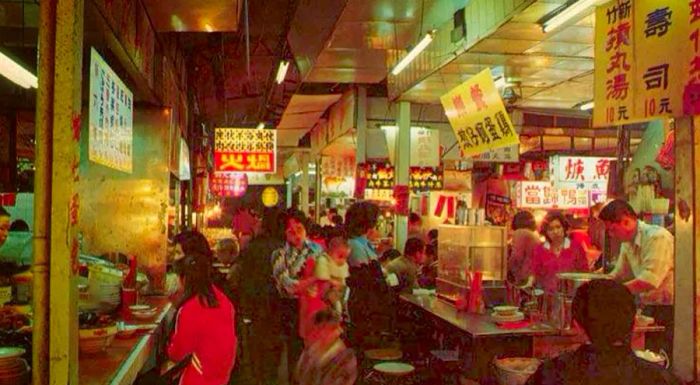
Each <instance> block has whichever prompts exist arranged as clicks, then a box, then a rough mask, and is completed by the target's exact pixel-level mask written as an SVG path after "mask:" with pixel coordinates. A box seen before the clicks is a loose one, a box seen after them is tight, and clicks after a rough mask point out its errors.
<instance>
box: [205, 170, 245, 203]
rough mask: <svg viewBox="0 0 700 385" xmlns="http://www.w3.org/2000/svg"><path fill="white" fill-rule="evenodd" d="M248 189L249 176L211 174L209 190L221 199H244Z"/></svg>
mask: <svg viewBox="0 0 700 385" xmlns="http://www.w3.org/2000/svg"><path fill="white" fill-rule="evenodd" d="M247 189H248V175H246V174H243V173H211V174H210V175H209V190H210V191H211V192H212V194H214V195H218V196H220V197H232V198H238V197H242V196H243V195H244V194H245V192H246V190H247Z"/></svg>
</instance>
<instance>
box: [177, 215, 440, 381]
mask: <svg viewBox="0 0 700 385" xmlns="http://www.w3.org/2000/svg"><path fill="white" fill-rule="evenodd" d="M379 215H380V210H379V207H377V206H376V205H375V204H373V203H369V202H358V203H355V204H354V205H352V206H351V207H349V208H348V210H347V212H346V213H345V218H342V217H340V215H339V214H338V212H337V210H335V209H330V210H328V212H327V213H326V214H324V215H323V216H321V218H320V220H319V223H314V222H313V221H312V220H311V219H310V218H308V217H307V216H306V215H304V214H303V213H302V212H300V211H298V210H294V209H290V210H286V211H282V210H279V209H275V208H272V209H266V210H265V211H264V212H263V213H262V215H261V216H260V217H258V216H257V215H255V213H253V212H251V211H250V210H248V209H240V210H238V211H237V212H236V214H235V215H234V219H233V234H234V239H233V240H232V239H225V240H221V241H219V242H218V243H217V245H216V247H215V250H214V251H212V250H211V249H209V248H208V245H206V244H205V243H206V242H205V241H206V238H204V236H203V235H201V234H199V233H197V232H195V231H189V232H185V233H182V234H179V235H178V236H176V237H175V243H176V247H175V252H174V259H175V262H174V264H173V266H174V267H175V268H176V271H179V272H183V273H182V274H181V277H183V278H184V279H183V287H184V292H185V293H187V294H182V293H180V294H179V295H180V296H181V297H182V298H184V299H183V300H181V301H179V302H178V303H179V308H180V311H179V314H180V315H179V316H178V321H177V323H176V325H177V326H176V328H175V331H176V332H175V334H174V335H173V337H172V341H171V343H170V349H169V355H170V357H171V358H172V359H173V360H182V359H185V360H189V362H190V364H188V365H185V367H186V368H187V369H185V370H186V371H185V373H184V374H183V376H184V377H183V378H186V379H191V378H193V376H196V375H197V376H200V377H201V378H199V379H198V380H200V379H202V378H210V380H211V381H210V382H207V381H195V382H188V383H187V384H189V383H192V384H195V383H196V384H210V383H211V384H212V385H213V384H214V383H217V384H223V383H225V382H221V380H222V379H223V378H222V377H220V376H218V375H216V376H214V375H213V374H212V377H209V376H208V369H209V368H211V369H212V370H216V371H217V373H218V372H219V370H218V369H215V368H214V367H213V366H210V365H209V362H208V360H209V358H210V357H211V356H210V352H211V351H209V350H208V349H206V348H205V349H203V350H202V351H201V352H200V351H199V350H197V349H194V350H195V353H193V354H192V355H191V356H186V357H185V356H183V354H182V351H183V350H182V348H181V347H182V346H189V345H186V343H185V342H183V341H191V340H192V336H187V335H188V334H187V333H188V332H187V330H189V328H198V327H206V328H208V329H209V330H210V331H211V332H212V333H215V332H214V330H215V329H217V328H227V327H228V330H227V333H228V334H226V335H228V336H229V337H222V338H221V342H222V343H221V344H219V343H218V341H219V339H218V337H214V336H213V335H204V334H202V335H200V336H199V338H198V339H199V340H200V341H201V340H205V339H209V338H212V341H217V342H216V343H215V345H217V346H216V348H214V349H213V350H212V351H217V350H218V349H227V348H228V347H229V345H230V343H232V342H233V343H236V341H237V335H236V329H238V330H239V333H243V330H245V337H244V338H243V337H242V338H241V341H238V343H239V344H240V345H241V349H242V350H244V351H245V354H246V356H247V360H246V365H247V366H248V369H249V375H250V376H252V377H253V379H254V382H255V383H257V384H274V383H278V380H280V373H279V368H283V371H284V374H283V375H282V377H286V378H284V381H283V382H287V383H289V384H328V383H334V384H353V383H355V380H356V378H357V376H358V359H361V354H362V352H363V351H364V350H366V349H371V348H376V347H380V346H381V344H382V343H383V342H385V341H386V340H387V338H389V339H393V338H396V339H397V338H398V336H399V331H400V330H401V315H400V314H399V313H400V311H399V307H398V295H399V293H401V292H406V291H408V292H410V291H411V290H412V289H414V288H418V287H427V286H430V285H434V279H435V276H436V268H435V266H436V265H435V256H436V254H437V232H436V231H431V232H430V233H429V236H424V235H423V234H422V233H421V232H420V231H419V230H418V229H417V226H416V224H415V221H414V225H413V229H412V233H411V235H412V236H413V237H412V238H410V239H409V240H408V241H407V242H406V245H405V249H404V250H403V252H400V251H398V250H396V249H388V250H378V249H377V247H376V246H377V244H378V242H377V237H378V236H377V232H376V229H375V228H376V226H377V221H378V217H379ZM192 239H198V241H197V242H193V241H192ZM426 241H427V242H426ZM216 260H218V261H219V262H223V263H226V264H227V265H229V266H230V267H229V273H228V274H227V275H226V276H225V277H224V276H221V275H218V274H217V273H216V271H215V270H214V269H212V268H211V265H212V263H213V262H215V261H216ZM200 263H201V265H202V266H205V265H206V266H209V268H208V270H206V274H203V272H204V270H200ZM190 268H191V269H195V270H196V271H197V273H196V274H194V275H192V274H191V273H188V274H189V275H188V274H184V272H186V271H188V269H190ZM202 269H203V268H202ZM207 280H208V282H209V285H210V286H211V289H209V291H207V290H204V289H202V287H203V286H202V285H201V284H200V283H197V284H195V283H194V282H193V281H197V282H200V281H201V282H204V281H207ZM193 285H195V286H193ZM204 286H206V285H204ZM195 287H196V288H197V289H195ZM222 293H224V294H226V295H225V296H224V298H222V297H221V295H222ZM211 300H214V301H215V303H216V304H219V306H214V308H216V309H217V310H215V311H214V310H211V311H210V308H212V306H211V305H212V303H214V302H211ZM222 304H223V306H221V305H222ZM192 309H196V310H192ZM234 309H235V313H234ZM192 311H198V312H204V313H205V314H206V313H209V314H212V315H215V314H219V315H221V314H222V313H224V312H225V313H226V314H228V315H229V317H226V318H224V319H225V320H228V319H230V317H233V314H235V318H236V321H235V322H231V323H230V324H225V323H221V322H210V319H209V318H208V316H203V317H201V318H199V319H198V320H197V321H194V320H191V319H190V318H189V317H188V316H187V314H188V313H189V312H192ZM185 323H188V324H190V325H184V324H185ZM195 339H196V338H195ZM235 351H236V350H235V349H234V350H233V352H234V353H235ZM224 358H226V359H222V360H218V361H217V365H219V366H221V365H224V366H226V365H228V366H229V371H230V370H231V369H232V368H233V365H234V362H236V361H237V360H236V359H233V360H232V359H229V358H230V357H229V356H224ZM238 361H240V358H239V359H238ZM285 368H286V370H284V369H285ZM329 376H332V378H333V381H332V382H330V380H329Z"/></svg>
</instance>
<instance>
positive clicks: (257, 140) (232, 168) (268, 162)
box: [214, 128, 277, 173]
mask: <svg viewBox="0 0 700 385" xmlns="http://www.w3.org/2000/svg"><path fill="white" fill-rule="evenodd" d="M276 157H277V131H275V130H267V129H251V128H217V129H216V131H215V133H214V171H216V172H258V173H275V172H276V171H277V159H276Z"/></svg>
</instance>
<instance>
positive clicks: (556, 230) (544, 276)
mask: <svg viewBox="0 0 700 385" xmlns="http://www.w3.org/2000/svg"><path fill="white" fill-rule="evenodd" d="M568 230H569V223H568V222H567V221H566V218H565V217H564V215H563V214H562V213H561V212H558V211H552V212H550V213H549V214H547V216H546V217H545V218H544V220H543V221H542V226H541V227H540V233H541V234H542V235H543V236H544V237H545V239H546V240H547V241H546V242H545V243H544V244H541V245H538V246H537V247H536V248H535V251H534V254H533V258H532V265H531V266H532V267H531V276H530V277H531V278H530V279H529V282H533V280H534V283H535V285H536V286H538V287H540V288H542V289H544V290H545V291H546V292H549V293H554V292H556V290H557V282H558V280H557V274H558V273H564V272H575V271H579V272H585V271H588V261H587V260H586V254H585V253H584V252H583V249H582V248H581V247H580V246H578V245H575V244H573V243H572V242H571V240H570V239H569V238H568V237H567V232H568Z"/></svg>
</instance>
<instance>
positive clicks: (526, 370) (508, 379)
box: [493, 357, 541, 385]
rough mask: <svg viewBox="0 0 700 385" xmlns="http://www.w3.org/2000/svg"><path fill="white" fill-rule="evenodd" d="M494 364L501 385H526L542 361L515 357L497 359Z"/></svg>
mask: <svg viewBox="0 0 700 385" xmlns="http://www.w3.org/2000/svg"><path fill="white" fill-rule="evenodd" d="M493 364H494V367H495V371H496V377H497V378H498V383H499V384H500V385H524V384H525V383H526V382H527V380H528V379H529V378H530V376H532V375H533V374H535V372H536V371H537V368H538V367H539V366H540V364H541V361H540V360H538V359H537V358H528V357H514V358H502V359H495V360H494V362H493Z"/></svg>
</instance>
